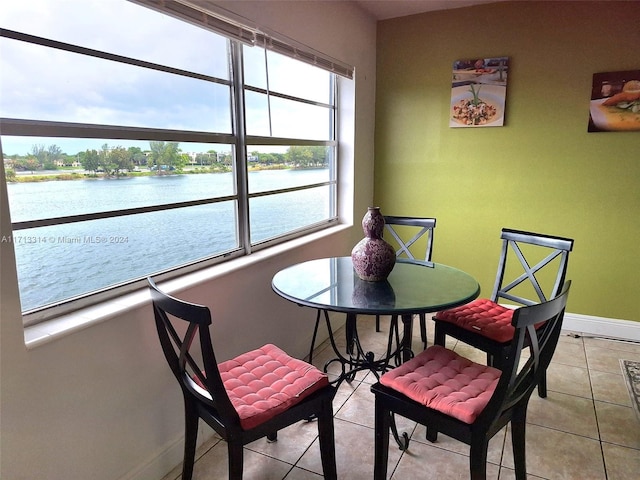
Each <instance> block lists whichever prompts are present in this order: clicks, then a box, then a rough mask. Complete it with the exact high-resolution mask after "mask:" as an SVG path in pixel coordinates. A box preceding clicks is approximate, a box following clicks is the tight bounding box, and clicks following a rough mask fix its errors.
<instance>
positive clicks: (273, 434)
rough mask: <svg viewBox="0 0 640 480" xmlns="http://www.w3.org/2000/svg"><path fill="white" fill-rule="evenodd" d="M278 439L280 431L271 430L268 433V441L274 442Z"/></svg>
mask: <svg viewBox="0 0 640 480" xmlns="http://www.w3.org/2000/svg"><path fill="white" fill-rule="evenodd" d="M277 441H278V431H277V430H276V431H275V432H271V433H268V434H267V442H269V443H274V442H277Z"/></svg>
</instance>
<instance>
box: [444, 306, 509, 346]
mask: <svg viewBox="0 0 640 480" xmlns="http://www.w3.org/2000/svg"><path fill="white" fill-rule="evenodd" d="M513 312H514V310H513V309H512V308H507V307H503V306H502V305H499V304H497V303H496V302H493V301H491V300H489V299H486V298H478V299H476V300H474V301H472V302H470V303H467V304H466V305H461V306H460V307H456V308H451V309H449V310H443V311H441V312H438V313H436V314H435V315H434V318H435V319H436V320H440V321H445V322H449V323H453V324H455V325H457V326H459V327H461V328H464V329H465V330H470V331H472V332H478V333H481V334H482V335H483V336H485V337H487V338H490V339H492V340H495V341H496V342H500V343H505V342H510V341H511V340H512V339H513V334H514V332H515V329H514V328H513V326H512V325H511V320H512V318H513Z"/></svg>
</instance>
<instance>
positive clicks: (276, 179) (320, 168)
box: [249, 146, 331, 193]
mask: <svg viewBox="0 0 640 480" xmlns="http://www.w3.org/2000/svg"><path fill="white" fill-rule="evenodd" d="M266 148H268V147H251V150H252V152H260V151H261V150H262V149H266ZM330 150H331V148H330V147H301V146H292V147H288V148H287V149H286V151H285V153H280V154H277V153H271V154H260V153H258V154H257V155H250V156H249V157H250V158H255V157H256V156H257V160H256V161H255V162H252V163H254V164H255V165H257V166H256V167H254V168H255V169H254V170H250V172H249V193H258V192H265V191H269V190H278V189H282V188H292V187H301V186H305V185H313V184H316V183H323V182H328V181H330V180H331V170H330V168H329V162H330V156H329V152H330ZM260 159H262V161H261V160H260ZM250 165H251V164H250ZM276 166H277V167H278V168H277V169H276V168H275V167H276ZM263 168H264V169H263ZM269 168H271V169H269Z"/></svg>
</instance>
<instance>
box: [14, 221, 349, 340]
mask: <svg viewBox="0 0 640 480" xmlns="http://www.w3.org/2000/svg"><path fill="white" fill-rule="evenodd" d="M348 228H350V226H349V225H338V226H335V227H331V228H328V229H326V230H322V231H320V232H317V233H313V234H311V235H306V236H304V237H301V238H298V239H295V240H291V241H289V242H285V243H282V244H280V245H276V246H273V247H271V248H267V249H264V250H261V251H259V252H256V253H253V254H251V255H248V256H244V257H240V258H237V259H234V260H231V261H229V262H225V263H221V264H219V265H215V266H212V267H208V268H204V269H202V270H199V271H197V272H192V273H189V274H187V275H184V276H182V277H179V278H175V279H173V280H169V281H167V282H163V284H162V288H163V289H164V290H166V291H167V292H168V293H173V294H175V293H176V292H179V291H182V290H186V289H188V288H190V287H192V286H194V285H197V284H200V283H203V282H207V281H210V280H213V279H215V278H217V277H220V276H222V275H226V274H228V273H230V272H233V271H238V270H241V269H244V268H246V267H248V266H253V265H256V264H257V263H260V262H262V261H265V260H267V259H269V258H272V257H275V256H278V255H281V254H283V253H286V252H287V251H290V250H292V249H295V248H300V247H303V246H304V245H307V244H309V243H311V242H315V241H317V240H320V239H323V238H326V237H330V236H332V235H335V234H337V233H339V232H342V231H344V230H346V229H348ZM150 301H151V297H150V295H149V292H148V290H147V289H146V288H145V289H142V290H138V291H135V292H132V293H129V294H127V295H123V296H122V297H119V298H116V299H112V300H108V301H105V302H103V303H100V304H97V305H92V306H90V307H86V308H83V309H80V310H76V311H74V312H71V313H67V314H65V315H61V316H59V317H56V318H53V319H50V320H47V321H45V322H42V323H38V324H37V325H33V326H30V327H26V328H25V329H24V342H25V345H26V347H27V349H29V350H30V349H33V348H36V347H39V346H41V345H45V344H47V343H49V342H52V341H54V340H56V339H58V338H61V337H63V336H66V335H70V334H72V333H75V332H78V331H80V330H84V329H85V328H88V327H90V326H92V325H95V324H98V323H101V322H104V321H106V320H109V319H111V318H114V317H118V316H120V315H123V314H124V313H126V312H129V311H132V310H135V309H136V308H140V307H142V306H144V305H147V304H149V303H150Z"/></svg>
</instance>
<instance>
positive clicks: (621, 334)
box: [562, 312, 640, 342]
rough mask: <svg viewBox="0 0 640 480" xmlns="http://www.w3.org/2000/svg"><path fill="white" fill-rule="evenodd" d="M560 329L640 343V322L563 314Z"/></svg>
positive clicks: (584, 334)
mask: <svg viewBox="0 0 640 480" xmlns="http://www.w3.org/2000/svg"><path fill="white" fill-rule="evenodd" d="M562 329H563V330H565V331H567V330H568V331H571V332H575V333H578V334H581V335H583V336H593V337H604V338H613V339H617V340H628V341H632V342H640V322H633V321H631V320H618V319H615V318H604V317H593V316H591V315H581V314H579V313H568V312H567V313H565V315H564V322H563V325H562Z"/></svg>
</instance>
